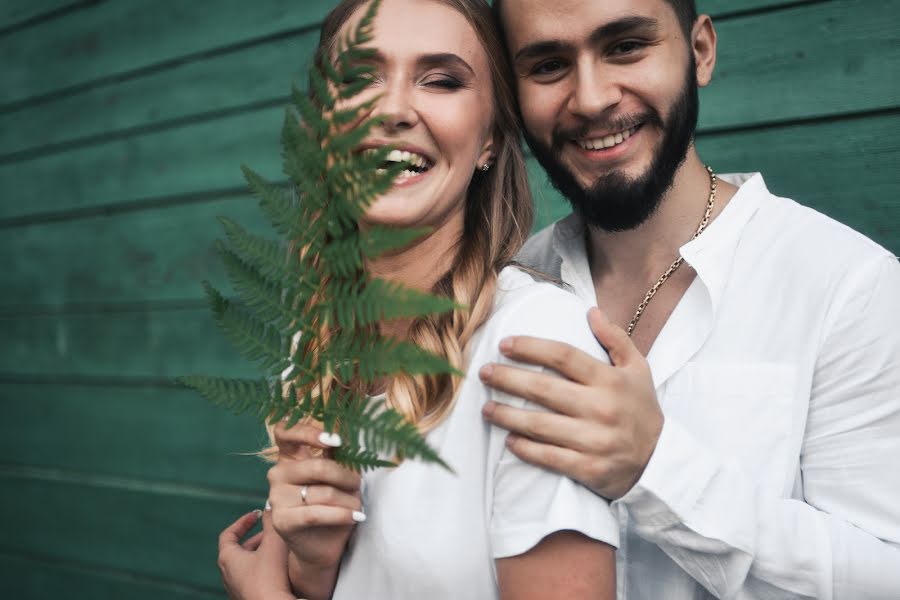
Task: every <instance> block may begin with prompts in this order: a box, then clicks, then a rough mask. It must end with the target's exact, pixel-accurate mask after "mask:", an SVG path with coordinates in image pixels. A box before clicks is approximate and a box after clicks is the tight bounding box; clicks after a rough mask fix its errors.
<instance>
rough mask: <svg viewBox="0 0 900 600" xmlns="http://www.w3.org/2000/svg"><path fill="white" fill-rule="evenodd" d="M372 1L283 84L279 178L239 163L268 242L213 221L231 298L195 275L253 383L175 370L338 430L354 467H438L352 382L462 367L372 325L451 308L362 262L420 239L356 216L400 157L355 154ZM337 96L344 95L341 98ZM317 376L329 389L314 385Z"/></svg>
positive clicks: (215, 390) (217, 395) (363, 117)
mask: <svg viewBox="0 0 900 600" xmlns="http://www.w3.org/2000/svg"><path fill="white" fill-rule="evenodd" d="M379 4H380V2H379V1H378V0H375V1H373V2H371V3H370V4H369V6H368V8H367V10H366V13H365V15H364V16H363V18H362V19H361V20H360V21H359V23H358V24H357V26H356V27H355V28H354V30H353V31H351V32H350V33H348V34H347V35H345V36H344V37H343V38H342V39H340V40H338V44H337V52H336V57H335V58H334V60H332V59H331V57H328V58H327V59H326V60H323V61H321V62H320V64H319V65H318V66H317V67H314V68H313V69H312V71H311V72H310V74H309V90H310V91H309V93H308V94H307V93H303V92H301V91H300V90H299V89H297V87H296V86H293V87H292V89H291V94H292V106H290V107H288V109H287V110H286V113H285V120H284V124H283V127H282V131H281V144H282V167H283V170H284V173H285V175H286V176H287V178H288V184H287V186H282V185H277V184H272V183H270V182H268V181H266V180H265V178H263V177H262V176H261V175H259V174H258V173H256V172H254V171H253V170H251V169H249V168H247V167H242V170H243V173H244V178H245V179H246V180H247V184H248V186H249V188H250V190H251V191H252V192H253V193H254V195H255V196H256V197H257V198H258V200H259V207H260V209H261V210H262V212H263V213H264V214H265V216H266V217H267V218H268V220H269V222H270V223H271V225H272V228H273V229H274V230H275V232H277V234H278V235H279V236H280V239H278V240H272V239H268V238H265V237H262V236H258V235H255V234H251V233H250V232H248V231H247V230H245V229H244V228H243V227H241V226H240V225H238V224H237V223H235V222H233V221H231V220H229V219H227V218H222V219H220V220H221V222H222V225H223V227H224V229H225V242H220V243H218V244H217V246H216V249H217V251H218V252H219V254H220V257H221V259H222V262H223V264H224V267H225V271H226V274H227V275H228V277H229V279H230V280H231V282H232V284H233V286H234V288H235V290H236V291H237V294H238V297H239V299H238V300H230V299H227V298H225V297H224V296H223V295H222V294H221V293H220V292H219V291H217V290H216V289H215V288H213V287H212V286H211V285H209V284H208V283H206V282H204V288H205V290H206V295H207V298H208V300H209V305H210V307H211V308H212V311H213V316H214V317H215V320H216V322H217V324H218V325H219V326H220V327H221V328H222V329H223V331H224V332H225V334H226V335H227V336H228V337H229V339H230V340H231V341H232V343H233V345H234V346H236V347H237V348H238V350H240V351H241V353H242V354H244V355H245V356H246V357H247V358H248V359H250V360H252V361H255V362H257V363H258V365H259V367H260V368H261V369H262V370H263V371H264V372H265V376H264V378H263V379H260V380H238V379H226V378H216V377H204V376H197V375H191V376H187V377H184V378H181V379H180V380H179V382H180V383H181V384H182V385H186V386H188V387H192V388H193V389H195V390H197V391H198V392H200V393H201V394H202V395H203V396H204V397H206V398H208V399H209V400H210V401H211V402H213V403H215V404H219V405H222V406H225V407H227V408H229V409H231V410H234V411H238V412H255V414H256V415H257V416H258V417H259V418H261V419H264V420H268V422H270V423H275V422H277V421H278V420H282V419H284V421H285V423H286V424H287V425H288V426H292V425H294V424H296V423H297V422H299V421H300V420H302V419H312V420H315V421H317V422H320V423H321V424H322V425H323V426H324V428H325V429H326V430H327V431H335V430H337V431H340V433H341V437H342V438H343V439H344V440H345V445H344V446H343V447H342V448H340V449H338V450H337V451H336V453H335V459H336V460H338V461H339V462H341V463H342V464H344V465H346V466H348V467H350V468H353V469H356V470H366V469H372V468H377V467H384V466H393V465H394V464H395V462H394V460H395V459H403V458H418V459H421V460H425V461H430V462H433V463H437V464H439V465H442V466H444V467H446V466H447V465H446V464H445V463H443V462H442V461H441V459H440V457H439V456H438V455H437V454H436V453H435V452H434V450H433V449H431V448H430V447H429V446H428V444H427V442H426V440H425V439H424V438H423V437H422V435H421V434H420V433H419V431H418V428H417V427H416V426H415V425H414V424H412V423H410V422H409V421H407V420H406V419H404V417H403V416H402V415H401V414H400V413H398V412H396V411H394V410H392V409H390V408H389V407H388V406H387V405H386V404H384V402H383V401H382V402H379V401H370V399H368V398H367V397H365V395H360V394H359V393H358V390H360V389H365V388H366V387H367V386H368V385H370V384H372V383H373V382H375V381H383V380H384V379H385V378H388V377H390V376H392V375H394V374H396V373H400V372H404V373H408V374H413V375H415V374H441V373H451V374H459V373H458V372H457V371H456V370H455V369H454V368H453V367H452V366H451V365H450V364H448V362H447V361H446V360H445V359H444V358H442V357H440V356H436V355H433V354H431V353H429V352H426V351H425V350H423V349H421V348H419V347H418V346H416V345H415V344H413V343H411V342H409V341H405V340H397V339H392V338H387V337H383V336H381V335H380V334H379V332H378V328H377V327H375V326H374V325H375V324H377V323H379V322H382V321H389V320H392V319H400V318H426V317H428V316H430V315H435V314H440V313H443V312H446V311H449V310H452V309H454V308H457V306H456V305H455V303H454V302H453V301H452V300H451V299H448V298H441V297H436V296H433V295H431V294H428V293H425V292H422V291H419V290H414V289H411V288H407V287H404V286H402V285H400V284H397V283H391V282H387V281H383V280H380V279H372V280H369V279H368V276H367V274H366V272H365V268H364V267H365V263H366V261H367V260H369V259H373V258H376V257H378V256H380V255H382V254H384V253H385V252H389V251H392V250H396V249H400V248H403V247H405V246H408V245H409V244H411V243H412V242H413V241H414V240H415V239H417V238H419V237H421V236H422V235H426V234H427V233H428V230H426V229H412V230H404V229H393V228H387V227H371V228H367V229H365V230H364V231H361V230H360V227H359V223H360V219H361V217H362V216H363V215H364V214H365V212H366V211H367V210H368V208H369V207H370V206H371V204H372V202H373V201H375V199H376V198H378V197H379V196H381V195H383V194H384V193H385V192H387V191H388V190H390V189H391V187H392V185H393V183H394V180H395V178H396V177H397V175H399V174H400V172H401V171H402V170H403V169H406V168H409V165H407V164H402V163H397V162H394V161H388V160H387V159H388V156H389V153H390V152H391V150H392V148H391V147H389V146H384V147H379V148H376V149H366V150H365V151H362V144H363V143H364V141H365V140H366V139H368V138H369V136H370V134H371V133H372V130H373V128H374V127H377V126H379V125H381V124H382V123H383V122H384V119H385V117H384V116H372V115H371V112H373V111H372V109H373V108H374V107H375V104H376V102H377V101H378V100H379V98H378V96H374V97H373V96H372V95H369V96H368V97H366V98H364V99H363V100H361V101H357V100H356V99H355V98H356V97H357V95H358V94H359V93H360V92H362V91H363V90H366V89H368V88H369V85H370V84H371V80H372V76H373V74H374V67H373V64H372V63H373V61H372V59H373V57H374V55H375V50H374V49H373V48H370V47H368V46H366V44H367V43H368V42H370V41H371V40H372V35H373V31H374V29H373V28H374V18H375V14H376V12H377V9H378V7H379ZM339 101H340V102H339ZM325 382H333V383H328V385H325V386H324V389H323V384H324V383H325Z"/></svg>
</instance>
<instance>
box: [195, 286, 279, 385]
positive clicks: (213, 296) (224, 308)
mask: <svg viewBox="0 0 900 600" xmlns="http://www.w3.org/2000/svg"><path fill="white" fill-rule="evenodd" d="M203 287H204V289H205V291H206V297H207V300H208V301H209V305H210V308H211V309H212V311H213V316H214V317H215V320H216V323H217V324H218V325H219V326H220V327H221V328H222V329H223V330H224V331H225V334H226V335H227V336H228V337H229V338H230V339H231V342H232V343H233V344H234V345H235V346H236V347H237V349H238V350H239V351H240V352H241V354H243V355H244V356H245V357H246V358H247V359H249V360H251V361H254V362H259V364H260V366H261V367H262V368H263V369H265V370H267V371H276V372H278V371H281V370H284V369H286V368H287V367H288V366H289V365H290V361H289V360H288V350H289V347H288V345H287V344H286V343H285V340H284V338H283V337H282V335H281V333H280V332H279V331H278V330H277V329H276V328H274V327H272V326H270V325H267V324H266V323H264V322H263V321H260V320H259V319H257V318H256V317H254V316H253V315H252V314H251V313H250V312H249V311H247V310H246V309H244V308H243V307H241V306H239V305H237V304H235V303H234V302H232V301H230V300H228V299H226V298H225V297H224V296H223V295H222V294H220V293H219V292H218V290H216V289H215V288H214V287H212V286H211V285H210V284H209V283H208V282H205V281H204V282H203Z"/></svg>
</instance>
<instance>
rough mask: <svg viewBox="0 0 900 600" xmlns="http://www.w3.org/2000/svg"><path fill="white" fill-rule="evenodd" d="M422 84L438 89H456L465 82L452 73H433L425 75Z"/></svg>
mask: <svg viewBox="0 0 900 600" xmlns="http://www.w3.org/2000/svg"><path fill="white" fill-rule="evenodd" d="M422 85H424V86H427V87H430V88H435V89H439V90H457V89H459V88H461V87H465V85H466V84H465V83H464V82H462V81H460V80H459V79H458V78H456V77H454V76H452V75H446V74H433V75H429V76H427V77H425V78H424V79H423V80H422Z"/></svg>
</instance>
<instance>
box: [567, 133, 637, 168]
mask: <svg viewBox="0 0 900 600" xmlns="http://www.w3.org/2000/svg"><path fill="white" fill-rule="evenodd" d="M641 129H642V128H641V127H638V128H637V130H635V132H634V133H632V134H631V135H630V136H629V137H628V139H627V140H623V141H622V142H620V143H618V144H616V145H615V146H611V147H609V148H596V149H595V148H591V149H588V148H584V147H582V146H581V144H580V143H579V142H578V141H576V140H570V141H569V144H570V145H571V146H572V148H573V149H574V150H575V153H576V155H577V156H579V157H582V159H583V160H588V161H590V162H594V161H602V162H607V161H617V160H620V159H621V158H622V157H623V156H625V155H626V153H627V152H628V151H629V149H630V148H631V147H632V145H633V142H632V139H633V138H635V137H637V136H638V135H639V134H640V133H641ZM588 139H594V138H588Z"/></svg>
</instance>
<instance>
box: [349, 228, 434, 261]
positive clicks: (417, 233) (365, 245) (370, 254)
mask: <svg viewBox="0 0 900 600" xmlns="http://www.w3.org/2000/svg"><path fill="white" fill-rule="evenodd" d="M429 233H431V228H430V227H416V228H413V227H408V228H402V229H398V228H395V227H382V226H378V225H376V226H374V227H371V228H369V229H368V230H366V231H365V232H363V233H362V235H361V242H362V243H361V244H360V251H361V252H362V254H363V256H365V257H366V258H377V257H379V256H381V255H382V254H384V253H385V252H390V251H391V250H399V249H400V248H405V247H406V246H408V245H410V244H411V243H413V242H414V241H416V240H417V239H419V238H421V237H422V236H425V235H428V234H429Z"/></svg>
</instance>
